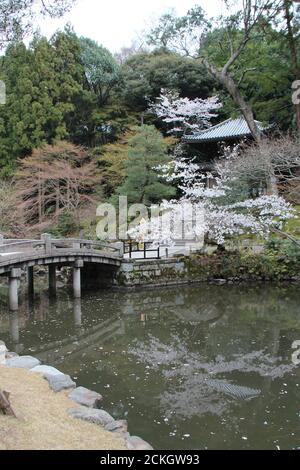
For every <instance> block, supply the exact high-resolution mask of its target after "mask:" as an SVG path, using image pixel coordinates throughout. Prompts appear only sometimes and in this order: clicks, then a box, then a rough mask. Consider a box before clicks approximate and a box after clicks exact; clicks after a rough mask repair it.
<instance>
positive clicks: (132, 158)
mask: <svg viewBox="0 0 300 470" xmlns="http://www.w3.org/2000/svg"><path fill="white" fill-rule="evenodd" d="M129 147H130V149H129V151H128V160H127V163H126V179H125V182H124V184H123V185H122V186H121V187H120V188H119V189H118V191H117V194H118V195H120V196H127V197H128V202H129V203H130V204H134V203H143V204H146V205H150V204H152V203H154V204H156V203H159V202H161V201H162V199H169V198H171V197H172V196H174V195H175V193H176V190H175V188H174V187H172V186H171V185H169V184H167V183H165V182H164V181H163V180H161V179H160V178H159V175H158V172H157V171H156V170H155V168H156V167H157V166H158V165H163V164H166V163H168V162H169V160H170V158H169V157H168V152H167V147H168V144H167V143H166V142H165V141H164V139H163V137H162V135H161V133H160V132H159V131H158V130H157V129H156V128H155V127H154V126H146V125H144V126H141V127H139V128H137V129H136V135H135V136H134V137H132V138H131V139H130V140H129Z"/></svg>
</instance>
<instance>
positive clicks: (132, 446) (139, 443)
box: [126, 436, 153, 450]
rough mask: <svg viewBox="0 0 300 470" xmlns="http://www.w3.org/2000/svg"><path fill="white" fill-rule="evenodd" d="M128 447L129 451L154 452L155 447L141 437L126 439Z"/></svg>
mask: <svg viewBox="0 0 300 470" xmlns="http://www.w3.org/2000/svg"><path fill="white" fill-rule="evenodd" d="M126 447H127V449H129V450H153V447H152V446H150V444H148V442H146V441H144V440H143V439H141V438H140V437H137V436H131V437H128V438H127V439H126Z"/></svg>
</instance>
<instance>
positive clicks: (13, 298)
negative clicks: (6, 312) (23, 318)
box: [8, 268, 21, 312]
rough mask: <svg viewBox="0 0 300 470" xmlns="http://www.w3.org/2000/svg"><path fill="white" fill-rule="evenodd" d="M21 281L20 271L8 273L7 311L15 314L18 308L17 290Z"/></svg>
mask: <svg viewBox="0 0 300 470" xmlns="http://www.w3.org/2000/svg"><path fill="white" fill-rule="evenodd" d="M20 279H21V269H15V268H14V269H12V270H11V271H10V273H9V281H8V282H9V288H8V292H9V294H8V295H9V309H10V310H11V311H12V312H15V311H17V310H18V308H19V298H18V288H19V281H20Z"/></svg>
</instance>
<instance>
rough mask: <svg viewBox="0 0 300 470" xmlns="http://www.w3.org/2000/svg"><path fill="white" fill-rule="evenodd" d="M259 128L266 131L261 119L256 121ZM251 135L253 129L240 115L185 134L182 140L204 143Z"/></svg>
mask: <svg viewBox="0 0 300 470" xmlns="http://www.w3.org/2000/svg"><path fill="white" fill-rule="evenodd" d="M255 122H256V124H257V126H258V128H259V130H261V131H264V130H266V129H267V128H266V127H264V126H263V124H262V123H261V122H259V121H255ZM250 135H251V131H250V129H249V126H248V124H247V122H246V121H245V119H244V118H243V117H238V118H236V119H227V121H224V122H221V123H220V124H217V125H216V126H213V127H210V128H209V129H206V130H205V131H201V132H198V133H197V134H192V135H185V136H183V138H182V140H183V142H186V143H195V144H196V143H198V142H199V143H203V142H217V141H222V140H226V139H233V138H239V137H247V136H250Z"/></svg>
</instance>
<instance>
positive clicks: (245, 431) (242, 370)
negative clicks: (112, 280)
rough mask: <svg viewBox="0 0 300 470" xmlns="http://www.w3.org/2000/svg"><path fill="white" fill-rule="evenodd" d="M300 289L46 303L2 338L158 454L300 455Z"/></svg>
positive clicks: (6, 326) (1, 319)
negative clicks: (298, 350)
mask: <svg viewBox="0 0 300 470" xmlns="http://www.w3.org/2000/svg"><path fill="white" fill-rule="evenodd" d="M299 299H300V286H286V287H282V286H281V287H277V286H248V287H246V286H245V287H241V286H213V285H199V286H194V287H177V288H169V289H166V288H164V289H155V290H138V291H130V292H128V291H126V292H125V291H111V290H103V291H98V292H95V293H86V294H85V295H84V298H83V299H82V300H81V301H74V300H73V299H72V297H71V296H69V294H68V293H67V292H66V291H65V290H61V291H59V293H58V297H57V299H56V300H49V298H48V295H47V292H46V291H45V292H40V293H39V294H38V295H37V297H36V299H35V301H34V303H33V304H32V303H30V302H29V301H26V300H24V301H23V304H22V306H21V309H20V312H19V313H18V314H8V312H7V310H6V307H5V306H4V305H3V306H2V307H1V309H0V338H1V339H2V340H4V341H5V342H6V343H7V345H9V347H10V348H11V349H12V350H15V351H17V352H18V353H19V354H31V355H33V356H37V357H38V358H40V359H41V360H42V361H43V362H45V363H48V364H50V365H52V366H55V367H57V368H59V369H60V370H61V371H63V372H65V373H67V374H70V375H71V376H72V377H73V378H74V379H75V380H76V382H77V383H78V384H79V385H82V386H85V387H88V388H91V389H93V390H96V391H98V392H100V393H101V394H102V395H103V397H104V402H103V407H104V409H106V410H107V411H109V412H110V413H111V414H112V415H113V416H114V417H115V418H119V419H124V418H125V419H127V420H128V423H129V432H130V433H131V434H133V435H139V436H141V437H142V438H144V439H145V440H146V441H149V442H150V443H151V444H152V445H153V446H154V448H155V449H164V450H166V449H168V450H173V449H180V450H181V449H187V450H191V449H194V450H200V449H247V448H251V449H261V448H264V449H295V448H299V447H300V400H299V396H300V365H298V366H297V365H295V364H293V361H292V354H293V349H292V344H293V342H294V341H295V340H300V305H299Z"/></svg>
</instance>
